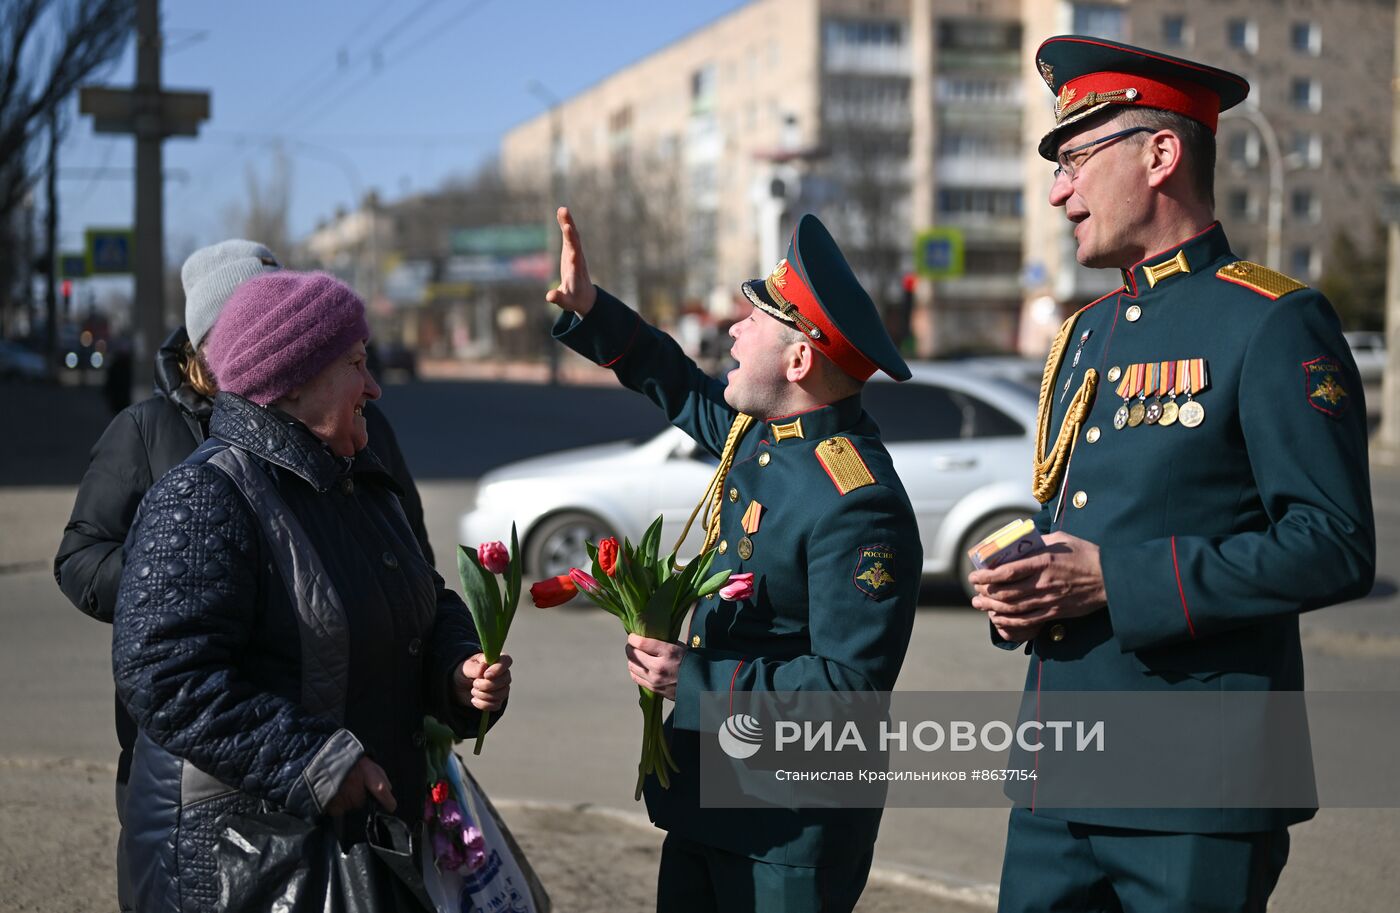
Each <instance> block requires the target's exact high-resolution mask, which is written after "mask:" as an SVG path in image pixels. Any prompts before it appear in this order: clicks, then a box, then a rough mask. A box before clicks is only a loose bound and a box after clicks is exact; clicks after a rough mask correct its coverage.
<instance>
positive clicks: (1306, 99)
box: [1290, 76, 1322, 111]
mask: <svg viewBox="0 0 1400 913" xmlns="http://www.w3.org/2000/svg"><path fill="white" fill-rule="evenodd" d="M1290 97H1291V98H1292V99H1293V107H1295V108H1297V109H1299V110H1300V111H1319V110H1321V109H1322V84H1321V83H1319V82H1318V81H1317V80H1316V79H1311V78H1309V77H1306V76H1300V77H1297V78H1295V79H1294V80H1293V90H1292V92H1291V93H1290Z"/></svg>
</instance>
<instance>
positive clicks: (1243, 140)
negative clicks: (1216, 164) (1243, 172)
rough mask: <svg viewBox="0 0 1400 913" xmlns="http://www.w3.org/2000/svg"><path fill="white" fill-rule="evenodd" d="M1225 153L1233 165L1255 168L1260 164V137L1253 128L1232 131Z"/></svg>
mask: <svg viewBox="0 0 1400 913" xmlns="http://www.w3.org/2000/svg"><path fill="white" fill-rule="evenodd" d="M1225 154H1226V156H1227V157H1228V158H1229V160H1230V163H1231V164H1232V165H1238V166H1240V167H1241V168H1253V167H1254V166H1256V165H1258V164H1259V137H1258V136H1257V135H1255V133H1254V132H1253V131H1252V130H1241V131H1237V132H1235V133H1231V134H1230V138H1229V140H1227V142H1226V146H1225Z"/></svg>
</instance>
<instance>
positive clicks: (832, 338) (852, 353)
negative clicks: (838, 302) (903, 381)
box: [769, 261, 875, 381]
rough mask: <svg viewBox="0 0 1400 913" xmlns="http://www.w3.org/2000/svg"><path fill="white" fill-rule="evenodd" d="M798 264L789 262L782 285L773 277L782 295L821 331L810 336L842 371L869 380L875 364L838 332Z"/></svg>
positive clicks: (819, 348)
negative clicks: (814, 337)
mask: <svg viewBox="0 0 1400 913" xmlns="http://www.w3.org/2000/svg"><path fill="white" fill-rule="evenodd" d="M795 267H796V264H793V263H792V262H791V261H789V263H788V270H787V273H786V275H785V276H783V277H782V280H781V282H782V284H781V285H779V284H778V280H775V279H772V278H771V277H770V280H769V281H770V282H772V283H773V284H774V285H775V286H777V289H778V291H779V292H781V293H782V296H783V298H785V299H786V300H787V302H788V303H789V304H791V305H792V306H793V307H795V308H797V312H798V313H799V314H801V315H802V316H803V317H805V318H806V319H807V320H808V321H810V322H811V323H812V325H813V326H815V327H816V328H817V329H819V330H821V331H822V335H821V338H820V339H812V337H811V336H808V337H807V338H808V339H809V340H810V341H811V342H812V343H813V344H814V345H815V346H816V347H817V351H819V352H821V353H822V354H823V355H825V356H826V357H827V358H830V359H831V360H832V361H834V362H835V363H836V366H837V367H838V368H840V369H841V370H842V371H845V372H846V373H847V374H849V375H851V376H852V377H854V378H855V379H856V380H860V381H866V380H869V379H870V375H872V374H874V373H875V363H874V362H872V361H871V360H870V359H868V358H866V357H865V356H864V355H862V354H861V353H860V350H859V349H857V348H856V347H855V346H853V345H851V343H850V341H849V340H847V339H846V337H845V336H842V335H841V334H840V333H838V332H837V331H836V326H835V324H833V323H832V322H831V320H830V319H829V318H828V317H827V316H826V311H824V310H822V307H821V305H820V304H818V303H817V297H816V295H813V294H812V290H811V288H809V287H808V285H807V281H806V277H805V276H803V275H802V273H801V272H800V271H799V270H798V269H797V268H795Z"/></svg>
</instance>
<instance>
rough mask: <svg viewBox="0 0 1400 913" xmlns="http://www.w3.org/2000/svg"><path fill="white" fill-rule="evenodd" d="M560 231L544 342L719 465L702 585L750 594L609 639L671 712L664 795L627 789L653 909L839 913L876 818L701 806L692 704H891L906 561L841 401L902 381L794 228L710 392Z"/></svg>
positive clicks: (907, 538)
mask: <svg viewBox="0 0 1400 913" xmlns="http://www.w3.org/2000/svg"><path fill="white" fill-rule="evenodd" d="M559 226H560V229H561V230H562V231H563V234H564V242H563V251H562V255H561V261H562V262H561V265H560V285H559V288H558V289H556V290H554V291H551V292H550V293H549V294H548V298H549V300H550V301H551V302H553V303H554V304H556V305H558V306H559V307H561V308H562V309H564V311H565V312H566V313H564V314H561V315H560V319H559V321H558V323H557V324H556V325H555V329H554V334H555V337H556V338H557V339H559V340H560V341H561V342H563V343H564V344H565V345H567V346H569V347H570V348H571V349H573V350H575V351H576V352H579V353H580V354H582V355H583V356H585V357H587V358H589V359H591V360H593V361H594V362H596V363H598V364H600V365H604V366H606V367H609V368H612V370H613V371H614V372H615V373H616V374H617V377H618V380H620V381H621V382H622V383H623V384H624V385H625V386H627V387H629V388H630V389H633V390H636V391H638V392H641V393H644V394H646V395H647V396H648V397H649V398H651V399H652V400H653V401H654V402H655V403H656V404H657V405H658V406H660V407H661V408H662V409H663V410H664V411H665V413H666V416H667V418H668V419H670V421H671V423H672V424H674V425H676V426H677V427H679V428H682V429H684V430H685V431H686V432H687V433H689V434H690V435H691V436H692V437H694V438H695V439H696V440H697V441H699V442H700V443H701V444H703V445H704V446H705V447H707V448H708V449H709V450H710V451H711V452H712V453H714V454H715V455H716V456H718V457H719V458H720V467H719V470H718V472H717V474H716V481H717V484H716V485H715V486H714V488H713V490H714V494H713V497H712V499H711V501H710V503H709V504H707V505H706V507H707V521H706V522H705V523H704V524H703V525H704V526H705V529H706V537H705V546H706V547H713V548H715V549H716V551H717V552H718V556H717V557H716V559H715V564H714V568H715V569H716V570H722V569H724V568H725V567H726V566H727V567H728V568H729V569H730V570H731V571H732V572H733V573H735V574H744V573H751V574H752V575H753V593H752V595H750V596H747V597H738V598H736V599H734V600H727V599H721V598H719V597H715V598H712V599H708V600H704V601H702V602H701V603H700V604H699V605H698V606H697V607H696V609H695V612H694V614H693V616H692V619H691V623H690V629H689V631H688V633H687V634H686V640H685V642H683V643H678V644H677V643H666V642H664V641H659V640H652V639H648V638H643V637H639V636H636V635H633V636H631V637H629V638H628V642H627V647H626V652H627V658H628V668H629V671H630V672H631V674H632V678H633V679H634V680H635V681H636V682H637V683H638V684H640V685H644V686H646V687H648V688H650V689H652V690H653V691H655V692H657V693H659V694H662V695H664V696H665V697H667V698H670V699H671V700H673V701H674V702H675V708H674V711H673V713H672V716H671V718H670V720H669V721H668V730H667V731H668V735H669V737H670V739H671V750H672V753H673V754H674V756H675V758H676V762H677V764H679V765H680V772H679V773H677V774H674V775H673V776H672V777H671V785H670V788H669V789H662V788H661V787H660V785H659V784H658V783H657V782H656V780H655V778H654V777H653V778H649V779H648V781H647V784H646V800H647V810H648V812H649V813H650V815H651V818H652V820H653V821H654V822H655V823H656V825H657V826H658V827H660V828H662V829H664V830H666V831H667V832H668V835H667V837H666V841H665V843H664V845H663V847H662V857H661V870H660V874H659V877H658V886H657V909H658V910H661V911H665V913H677V911H691V910H694V911H721V910H722V911H725V913H735V911H744V910H762V911H778V910H784V911H787V910H790V911H803V910H812V911H816V910H821V911H842V910H850V909H851V908H852V907H854V906H855V902H856V899H857V898H858V897H859V896H860V893H861V891H862V889H863V888H864V886H865V880H866V876H867V874H868V872H869V869H870V860H871V856H872V853H873V851H874V845H875V835H876V831H877V830H878V827H879V822H880V809H878V808H877V809H784V808H761V809H725V808H702V807H701V805H700V795H699V780H700V772H699V769H698V768H699V763H700V751H699V746H700V742H699V740H700V738H701V734H700V732H699V728H700V695H701V694H702V693H703V692H720V693H726V692H727V693H730V694H733V693H735V692H761V691H866V692H869V691H889V690H892V689H893V688H894V684H895V678H896V677H897V676H898V675H899V668H900V665H901V663H902V662H903V661H904V653H905V650H906V649H907V648H908V645H909V634H910V630H911V628H912V627H913V621H914V609H915V606H916V604H917V600H918V589H919V576H920V572H921V568H922V565H923V548H922V546H921V545H920V543H919V532H918V527H917V525H916V523H915V520H914V511H913V508H912V507H911V506H910V503H909V498H908V496H907V495H906V494H905V492H904V486H903V485H902V484H901V483H900V481H899V477H898V476H896V475H895V472H894V467H893V466H892V465H891V462H890V455H889V453H888V452H887V451H886V450H885V447H884V445H883V444H881V442H880V432H879V429H878V428H877V427H876V426H875V423H874V422H873V421H871V419H870V417H869V416H868V415H866V414H865V412H864V411H863V410H862V409H861V400H860V393H861V388H862V385H863V384H864V382H865V381H866V379H867V378H869V377H870V375H871V374H873V373H874V372H875V371H876V370H877V369H879V370H883V371H885V372H886V373H888V374H889V375H890V376H892V377H894V378H895V379H896V380H906V379H907V378H908V377H909V368H908V367H907V366H906V365H905V363H904V361H903V359H901V358H900V356H899V352H898V351H897V350H896V349H895V346H894V343H893V342H892V341H891V340H890V338H889V335H888V334H887V333H886V331H885V328H884V325H883V324H882V323H881V321H880V317H879V314H878V313H877V312H876V310H875V306H874V304H873V303H872V302H871V300H870V297H869V296H868V295H867V294H866V293H865V291H864V289H862V288H861V286H860V283H859V282H857V281H856V278H855V275H854V274H853V273H852V272H851V269H850V267H849V266H848V265H847V263H846V260H845V258H844V257H843V256H842V255H841V251H840V249H839V248H838V247H837V246H836V242H835V241H833V240H832V238H831V235H830V234H828V233H827V231H826V229H825V228H824V227H823V226H822V224H821V223H820V222H819V221H817V219H816V218H815V217H813V216H810V215H808V216H803V217H802V219H801V221H800V222H799V223H798V225H797V228H796V230H795V231H794V232H793V236H792V241H791V243H790V244H789V246H788V253H787V257H786V259H784V260H782V261H781V262H779V264H778V265H777V267H775V268H774V270H773V272H772V273H771V274H770V275H769V276H768V277H767V278H766V279H759V280H754V281H752V282H746V283H744V285H743V290H744V293H745V294H746V295H747V296H748V298H749V300H750V301H751V302H752V303H753V305H754V310H753V313H752V314H751V315H750V316H749V317H748V318H746V319H744V320H741V321H740V322H738V323H737V324H735V325H734V327H733V328H732V329H731V330H730V331H729V335H730V336H731V337H733V340H734V344H733V348H732V350H731V351H732V354H733V357H734V359H735V360H736V361H737V362H738V367H736V368H735V369H734V370H732V371H730V372H729V375H728V377H727V379H726V380H724V381H720V380H717V379H715V378H711V377H708V376H706V375H705V374H704V373H703V372H701V371H700V369H699V368H697V367H696V366H695V364H694V363H693V362H692V361H691V360H690V359H689V358H687V357H686V356H685V355H684V354H683V353H682V352H681V350H680V348H679V346H677V345H676V343H675V342H674V341H673V340H672V339H671V338H670V337H669V336H667V335H666V334H664V333H662V332H660V331H658V330H656V329H654V328H653V327H651V326H649V325H648V324H647V323H646V322H645V321H643V320H642V319H641V317H639V316H638V315H637V314H636V312H634V311H632V310H630V309H629V308H627V306H626V305H624V304H622V302H620V301H618V300H617V299H616V298H614V297H613V296H611V295H609V294H608V293H607V292H605V291H603V290H601V289H597V288H595V286H594V285H593V284H592V282H591V281H590V280H589V277H588V268H587V266H586V265H585V263H584V258H583V249H582V246H581V244H580V241H579V235H578V230H577V228H576V227H575V225H574V222H573V219H572V217H571V216H570V215H569V213H568V210H566V209H560V210H559ZM705 737H707V738H714V737H715V735H714V734H713V733H710V734H707V735H706V736H705Z"/></svg>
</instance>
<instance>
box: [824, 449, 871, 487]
mask: <svg viewBox="0 0 1400 913" xmlns="http://www.w3.org/2000/svg"><path fill="white" fill-rule="evenodd" d="M816 454H817V462H818V463H821V464H822V469H825V470H826V474H827V475H829V476H831V484H833V485H835V486H836V490H837V491H839V492H840V493H841V494H843V495H845V494H848V493H849V492H852V491H855V490H856V489H857V488H864V487H865V486H867V485H874V484H875V477H874V476H873V475H871V474H870V468H869V467H868V466H866V465H865V460H862V459H861V458H860V454H859V453H857V452H856V447H855V445H854V444H852V443H851V442H850V441H849V440H847V439H846V438H843V437H834V438H829V439H828V440H825V441H822V442H821V443H820V444H818V445H817V450H816Z"/></svg>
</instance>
